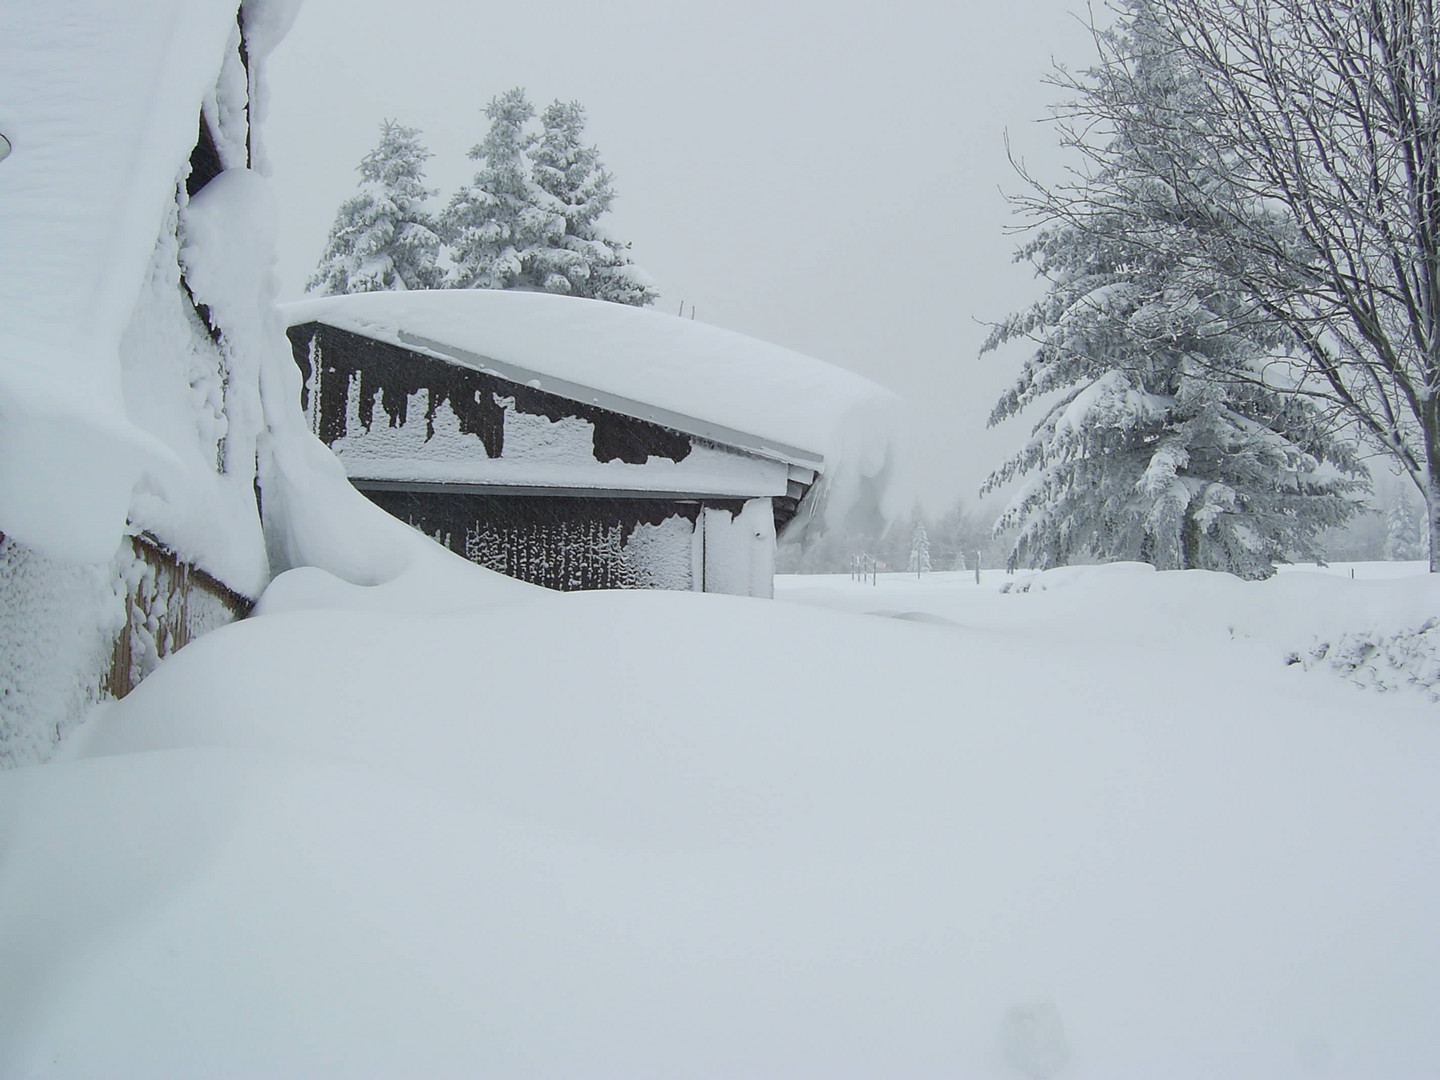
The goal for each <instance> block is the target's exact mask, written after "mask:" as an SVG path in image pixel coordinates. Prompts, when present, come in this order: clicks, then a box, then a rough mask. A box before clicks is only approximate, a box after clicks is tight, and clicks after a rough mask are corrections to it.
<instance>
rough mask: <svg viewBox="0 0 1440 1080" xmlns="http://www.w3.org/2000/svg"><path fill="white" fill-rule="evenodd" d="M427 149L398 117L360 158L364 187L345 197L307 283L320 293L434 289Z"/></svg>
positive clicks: (435, 242)
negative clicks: (317, 262) (375, 144)
mask: <svg viewBox="0 0 1440 1080" xmlns="http://www.w3.org/2000/svg"><path fill="white" fill-rule="evenodd" d="M430 156H431V155H430V153H429V151H427V150H425V149H424V147H422V146H421V145H420V132H419V131H417V130H416V129H415V128H411V127H405V126H404V125H403V124H397V123H396V122H395V121H393V120H386V121H385V122H384V123H383V124H381V125H380V143H379V145H378V146H376V147H375V149H374V150H371V151H370V152H369V153H368V154H366V155H365V157H364V158H363V159H362V160H361V162H360V165H359V171H360V190H359V191H358V192H357V193H356V194H355V195H353V196H351V197H350V198H349V199H346V200H345V202H344V203H342V204H341V206H340V209H339V211H338V212H337V213H336V215H335V224H334V226H333V227H332V228H331V229H330V237H329V239H328V240H327V241H326V244H325V252H324V254H323V255H322V256H321V258H320V265H319V266H318V267H317V268H316V270H315V274H314V275H313V276H312V277H311V278H310V281H309V282H308V283H307V285H306V288H307V290H309V291H311V292H320V293H358V292H376V291H380V290H385V289H434V288H438V287H439V285H440V273H439V271H438V270H437V268H436V259H437V257H438V256H439V253H440V238H439V236H438V235H437V233H436V231H435V222H434V221H433V219H432V218H431V217H430V215H429V214H428V213H427V212H426V210H425V201H426V200H427V199H428V198H429V197H430V196H431V195H434V194H435V192H434V191H431V190H428V189H427V188H426V187H425V174H424V166H425V161H426V160H427V159H428V158H429V157H430Z"/></svg>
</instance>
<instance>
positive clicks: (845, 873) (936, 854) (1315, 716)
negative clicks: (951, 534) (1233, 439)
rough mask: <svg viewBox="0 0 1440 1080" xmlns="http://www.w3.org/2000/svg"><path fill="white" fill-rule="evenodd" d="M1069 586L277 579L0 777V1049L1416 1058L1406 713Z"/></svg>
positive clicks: (1415, 807) (477, 1067)
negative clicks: (473, 589) (48, 753)
mask: <svg viewBox="0 0 1440 1080" xmlns="http://www.w3.org/2000/svg"><path fill="white" fill-rule="evenodd" d="M1103 570H1104V568H1100V569H1099V570H1095V571H1090V572H1086V573H1077V574H1075V575H1072V580H1071V581H1070V583H1069V584H1068V585H1063V586H1061V587H1057V588H1051V589H1047V590H1045V591H1043V592H1042V591H1039V590H1035V589H1032V590H1031V591H1030V592H1028V593H1023V594H1009V595H1001V594H1000V593H999V592H998V591H997V590H996V588H995V587H994V586H995V582H994V580H993V578H992V579H990V580H987V582H986V585H985V586H983V587H977V586H975V585H974V584H973V578H972V579H971V584H970V585H969V586H968V587H962V584H961V583H962V582H963V581H964V580H965V578H966V575H952V576H946V575H934V576H932V577H927V578H926V579H925V580H923V581H920V582H916V581H915V579H914V578H913V577H908V578H902V577H900V576H899V575H897V576H896V579H895V580H894V581H891V580H888V579H887V580H885V581H883V582H882V584H881V585H880V586H879V587H872V586H870V585H868V584H867V585H861V584H857V583H851V582H849V581H848V580H847V579H845V578H843V577H842V578H840V579H838V580H837V579H830V580H828V581H809V582H806V581H801V582H796V581H795V580H794V579H789V580H787V581H784V582H782V587H781V592H782V595H787V594H788V595H791V596H796V595H799V594H801V593H803V594H804V595H805V596H807V597H808V598H809V599H810V600H811V601H813V602H816V603H823V604H824V605H825V606H824V607H823V608H822V609H820V610H815V609H812V608H810V607H807V606H804V605H801V604H796V603H762V602H758V601H753V600H745V599H739V598H732V597H718V596H704V595H697V594H688V593H676V594H670V593H578V594H563V595H562V594H554V593H546V592H543V591H541V590H528V591H525V592H524V594H523V595H522V594H521V592H519V591H517V592H515V593H514V594H511V595H507V596H504V597H500V596H498V595H497V596H494V597H491V598H490V599H489V600H488V601H486V600H484V598H480V599H479V600H477V603H476V604H475V605H474V606H468V607H466V606H457V607H455V608H453V609H451V610H449V611H448V612H440V613H437V612H439V608H440V605H439V598H438V597H435V596H432V597H431V598H430V599H429V600H427V601H425V602H424V603H417V605H416V606H414V607H413V608H412V610H409V611H405V610H397V609H396V607H395V606H392V605H390V604H388V603H382V604H379V605H377V606H378V610H377V609H375V607H376V606H371V609H370V610H366V609H365V607H366V606H367V601H366V600H362V599H361V597H366V598H368V597H375V596H377V593H376V592H366V591H363V590H356V589H351V590H346V589H340V590H331V591H330V592H328V593H326V594H325V595H323V596H321V597H319V599H320V600H321V601H322V602H321V603H319V604H316V603H315V602H313V601H314V600H315V599H316V597H315V595H314V594H315V592H316V591H318V592H322V593H324V592H325V590H326V589H327V588H328V587H329V586H328V585H327V584H326V583H325V579H323V578H321V577H318V576H317V575H316V574H315V573H313V572H310V571H303V572H301V573H298V574H296V575H294V576H286V577H282V578H280V579H279V580H277V582H276V584H275V586H274V587H273V588H274V589H275V590H276V592H275V596H274V598H273V601H274V603H273V609H272V613H270V614H262V615H260V616H258V617H255V618H252V619H248V620H246V621H244V622H241V623H237V624H234V625H232V626H229V627H225V628H223V629H221V630H219V631H216V632H215V633H213V634H210V635H207V636H206V637H204V638H202V639H201V640H199V641H197V642H195V643H194V644H192V645H191V646H189V647H187V648H186V649H185V650H183V651H182V652H181V653H179V654H178V655H176V656H175V657H173V658H171V659H170V660H168V661H167V662H166V663H165V664H163V665H162V666H161V668H160V669H159V670H158V671H157V672H156V673H155V674H154V675H153V676H151V677H150V678H149V679H147V680H146V682H145V683H143V684H142V685H141V686H140V687H139V688H138V689H137V690H136V691H135V692H134V693H133V694H132V695H130V697H128V698H126V699H125V700H124V701H122V702H117V703H114V704H111V705H108V706H104V707H102V708H101V709H99V710H97V711H96V712H95V713H94V714H93V715H92V718H91V720H90V722H89V724H88V725H87V726H86V727H85V728H84V729H83V730H82V732H81V733H80V737H79V738H77V739H75V740H73V741H72V743H71V744H70V746H69V749H68V752H67V754H66V757H65V760H64V761H63V762H61V763H58V764H53V765H49V766H43V767H39V768H32V769H18V770H12V771H10V772H8V773H4V774H0V823H4V826H3V827H4V830H5V834H4V844H5V851H6V857H5V859H4V860H3V861H0V910H4V911H5V913H6V916H5V918H4V919H3V920H0V955H3V956H4V957H5V963H4V964H3V965H0V1074H5V1075H26V1076H32V1075H33V1076H57V1077H64V1076H90V1075H97V1074H117V1073H118V1074H124V1075H148V1076H165V1075H193V1074H196V1073H198V1072H206V1071H214V1069H215V1068H217V1067H220V1068H222V1069H223V1070H225V1071H228V1072H230V1073H232V1074H236V1075H315V1074H337V1075H366V1076H414V1075H436V1076H461V1075H464V1076H473V1075H484V1076H491V1077H510V1076H514V1077H520V1076H586V1077H592V1076H593V1077H622V1076H637V1075H648V1076H678V1075H683V1076H691V1077H732V1076H753V1075H766V1076H829V1077H837V1078H844V1077H874V1076H942V1075H946V1076H973V1077H993V1078H996V1080H1001V1078H1004V1077H1013V1076H1015V1075H1026V1074H1027V1073H1028V1074H1029V1075H1036V1074H1037V1070H1045V1069H1050V1070H1054V1069H1057V1068H1058V1069H1060V1070H1061V1071H1060V1072H1059V1073H1058V1074H1057V1075H1059V1076H1073V1077H1077V1078H1082V1080H1083V1078H1102V1077H1115V1076H1164V1077H1167V1078H1172V1080H1174V1078H1178V1080H1185V1078H1191V1077H1195V1078H1198V1077H1203V1076H1214V1075H1224V1076H1226V1077H1241V1078H1249V1077H1255V1078H1257V1080H1258V1078H1262V1077H1263V1078H1265V1080H1290V1078H1296V1080H1298V1078H1300V1077H1304V1076H1308V1075H1311V1074H1312V1072H1313V1069H1314V1068H1315V1067H1316V1062H1320V1063H1322V1064H1323V1065H1325V1066H1327V1067H1328V1069H1329V1072H1328V1073H1327V1075H1335V1076H1347V1077H1360V1076H1413V1075H1421V1074H1423V1073H1424V1071H1425V1069H1427V1068H1428V1067H1429V1066H1430V1065H1431V1064H1432V1063H1433V1062H1434V1061H1436V1060H1437V1059H1440V1033H1437V1030H1436V1027H1435V1025H1434V1024H1433V1023H1432V1022H1431V1019H1432V1018H1431V1015H1430V1012H1431V1005H1432V1003H1433V1002H1434V1001H1435V1000H1436V999H1437V996H1440V933H1437V930H1436V922H1435V918H1434V911H1435V909H1436V907H1437V905H1440V861H1437V857H1436V852H1437V851H1440V834H1437V822H1440V791H1437V788H1436V785H1435V783H1434V777H1435V775H1436V771H1437V769H1440V728H1437V726H1436V725H1435V724H1434V722H1433V716H1432V710H1431V707H1430V706H1428V705H1426V704H1423V703H1419V702H1415V701H1413V700H1411V701H1409V702H1407V701H1406V699H1404V698H1402V697H1400V696H1399V695H1389V696H1383V697H1382V696H1378V695H1373V694H1364V693H1362V692H1361V691H1359V690H1354V689H1353V688H1348V687H1344V686H1341V685H1339V684H1337V683H1336V682H1335V681H1333V680H1330V679H1327V678H1325V677H1323V676H1317V675H1315V674H1306V673H1303V672H1299V671H1297V670H1296V669H1295V668H1293V667H1290V668H1287V667H1286V666H1285V665H1284V664H1282V663H1279V662H1278V661H1277V660H1276V659H1275V657H1273V656H1264V655H1257V650H1255V649H1253V648H1248V647H1247V643H1246V642H1245V641H1243V640H1242V639H1239V638H1232V637H1230V636H1228V635H1227V634H1226V633H1225V632H1224V630H1223V626H1220V629H1219V631H1218V632H1217V630H1216V627H1217V625H1219V623H1223V622H1224V621H1226V620H1227V619H1233V618H1234V615H1235V612H1236V611H1237V610H1239V609H1238V608H1235V606H1234V604H1235V598H1236V597H1237V596H1239V595H1241V594H1240V593H1237V592H1233V591H1231V590H1230V588H1229V584H1228V583H1227V581H1226V580H1225V579H1223V578H1222V577H1221V576H1219V575H1203V576H1189V575H1184V574H1172V575H1163V574H1140V573H1135V572H1130V573H1127V572H1125V571H1123V570H1122V571H1119V572H1117V573H1114V574H1107V573H1105V572H1103ZM287 577H288V583H287ZM1295 577H1296V578H1297V579H1298V580H1297V581H1296V582H1295V583H1294V584H1293V585H1292V586H1290V588H1291V589H1292V590H1293V591H1292V593H1290V594H1288V598H1289V599H1294V598H1295V597H1298V596H1304V595H1307V594H1310V595H1321V596H1323V595H1324V594H1326V593H1327V592H1329V591H1330V590H1329V589H1328V588H1327V587H1326V582H1325V580H1324V579H1321V578H1319V577H1318V576H1315V575H1295ZM477 580H478V579H477ZM487 580H488V579H487ZM316 583H320V584H321V588H319V589H318V590H312V588H311V586H312V585H315V584H316ZM1235 584H1237V585H1239V586H1240V588H1241V589H1242V590H1247V591H1248V592H1249V593H1250V594H1256V595H1259V594H1266V593H1267V591H1268V594H1269V595H1270V596H1272V597H1274V596H1276V595H1277V593H1276V591H1275V590H1268V583H1267V584H1264V585H1251V584H1246V583H1240V582H1237V583H1235ZM1329 584H1332V585H1334V586H1337V587H1344V588H1346V589H1348V590H1349V591H1348V595H1349V597H1350V598H1351V599H1352V600H1358V599H1361V598H1365V597H1369V594H1368V592H1367V591H1366V590H1364V589H1358V590H1357V589H1353V588H1350V587H1351V586H1352V585H1359V584H1365V583H1352V582H1349V581H1340V580H1335V581H1331V582H1330V583H1329ZM1381 584H1383V583H1381ZM440 588H441V589H442V590H443V589H445V588H448V586H446V585H444V584H443V583H442V584H441V585H440ZM287 592H288V593H289V596H288V597H287V596H286V595H285V594H286V593H287ZM301 593H309V594H310V595H309V596H308V598H307V597H304V596H301V597H299V601H298V602H297V600H296V598H297V596H298V595H299V594H301ZM1337 595H1338V594H1337ZM1369 598H1370V599H1373V600H1375V602H1376V604H1377V606H1378V607H1385V606H1387V605H1389V604H1391V603H1392V602H1393V601H1394V599H1395V594H1390V599H1389V600H1385V599H1377V598H1375V597H1369ZM269 603H271V600H270V599H267V600H264V601H262V609H264V608H265V607H266V605H267V604H269ZM1241 603H1242V604H1243V602H1241ZM340 604H343V605H344V606H330V605H340ZM402 606H403V605H402ZM850 606H853V607H854V609H855V610H860V611H864V610H873V609H875V608H882V609H884V610H886V611H890V612H894V611H906V612H919V611H926V610H930V611H932V612H933V613H935V614H937V615H943V616H945V618H946V619H947V620H948V621H947V622H944V623H940V622H933V624H927V623H924V622H915V621H911V620H901V619H893V618H883V619H881V618H867V617H864V616H862V615H850V614H847V613H846V612H844V611H836V610H833V608H835V607H841V608H845V607H850ZM1340 607H1341V604H1340V602H1336V604H1335V610H1336V611H1337V612H1338V611H1339V610H1340ZM1258 610H1259V608H1254V609H1251V611H1252V613H1253V611H1258ZM1240 614H1241V615H1242V616H1245V612H1244V611H1240ZM1197 615H1198V616H1199V619H1198V622H1197V620H1196V619H1195V618H1194V616H1197ZM1217 621H1218V622H1217ZM1337 691H1338V692H1337ZM1337 928H1340V929H1341V930H1342V931H1343V932H1337Z"/></svg>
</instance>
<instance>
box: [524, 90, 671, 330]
mask: <svg viewBox="0 0 1440 1080" xmlns="http://www.w3.org/2000/svg"><path fill="white" fill-rule="evenodd" d="M540 125H541V131H540V135H539V137H538V138H537V139H536V140H535V143H534V145H533V147H532V149H531V154H530V156H531V161H532V176H533V178H534V181H535V185H536V186H537V187H538V188H539V189H540V190H541V191H543V192H544V193H545V194H546V195H548V196H549V197H550V198H551V199H552V200H554V205H555V206H556V207H558V209H559V210H560V213H561V214H562V215H563V216H564V220H565V227H564V231H563V232H562V233H560V234H559V235H552V236H551V237H550V238H549V243H548V246H546V247H545V248H543V249H542V250H540V251H539V252H537V255H536V277H538V278H539V279H540V281H541V285H542V287H543V288H545V289H546V290H547V291H550V292H561V293H568V294H570V295H572V296H584V297H591V298H593V299H597V300H611V301H614V302H616V303H621V304H632V305H635V306H637V307H643V306H645V305H647V304H651V303H653V302H654V301H655V299H656V297H657V295H658V294H657V293H656V292H655V289H654V286H653V285H652V283H651V281H650V279H649V276H648V275H646V274H645V273H644V272H643V271H641V270H640V269H639V268H638V267H636V266H635V265H634V263H633V262H632V260H631V258H630V255H629V246H630V245H628V244H622V243H620V242H619V241H617V240H615V239H613V238H612V237H611V236H610V235H609V234H608V233H606V232H605V230H603V229H602V228H600V226H599V224H598V222H599V220H600V218H601V216H602V215H604V214H605V213H607V212H608V211H609V210H610V206H611V204H612V203H613V202H614V201H615V189H614V186H613V183H612V177H611V175H610V173H609V171H608V170H607V169H606V168H605V166H604V165H603V164H602V163H601V161H600V153H599V151H598V150H597V149H596V148H595V147H594V146H587V145H586V144H585V141H584V135H585V109H584V106H582V105H580V104H579V103H578V102H573V101H572V102H568V103H567V102H562V101H555V102H552V103H551V104H550V106H549V107H548V108H547V109H546V110H545V112H544V113H543V114H542V115H541V117H540Z"/></svg>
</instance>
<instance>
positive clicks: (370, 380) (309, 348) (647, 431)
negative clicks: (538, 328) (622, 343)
mask: <svg viewBox="0 0 1440 1080" xmlns="http://www.w3.org/2000/svg"><path fill="white" fill-rule="evenodd" d="M288 333H289V335H290V344H291V347H292V348H293V350H294V353H295V362H296V363H297V364H299V365H300V370H301V372H302V373H303V374H304V376H305V388H304V390H303V391H302V399H301V406H302V407H303V408H305V409H307V410H308V409H309V408H310V407H311V402H310V393H311V390H310V387H311V386H317V387H318V388H319V389H318V393H319V397H320V401H319V403H318V404H319V409H318V412H319V417H320V427H319V435H320V440H321V441H322V442H323V443H325V445H326V446H329V445H330V444H331V443H333V442H335V440H336V439H339V438H342V437H344V436H345V435H346V434H349V433H347V431H346V430H345V425H346V422H347V421H346V402H347V398H348V397H349V393H350V382H351V379H352V378H355V377H358V378H359V380H360V422H361V423H362V424H363V425H364V426H365V429H366V430H367V431H368V430H369V429H370V428H371V427H372V426H373V425H374V424H375V423H377V422H383V423H388V424H390V425H391V426H392V427H397V426H400V425H403V424H408V423H413V422H414V420H415V419H417V418H412V417H410V416H409V415H408V413H409V399H410V396H411V395H412V394H416V393H418V392H419V391H421V390H428V391H430V394H429V401H430V405H429V410H428V412H427V413H426V416H425V424H426V435H427V437H428V436H429V435H431V434H433V433H434V425H435V410H436V409H438V408H439V407H440V405H441V403H442V402H449V403H450V408H451V409H452V410H453V411H454V413H455V416H456V417H457V418H458V419H459V421H460V430H461V431H462V432H464V433H465V434H467V435H474V436H476V437H477V438H478V439H479V440H480V442H481V444H482V445H483V446H484V448H485V454H486V456H488V457H492V458H498V457H500V456H502V455H503V454H504V452H505V410H504V409H502V408H501V407H500V405H499V403H498V402H497V401H496V398H497V397H501V398H513V399H514V400H515V411H516V412H521V413H528V414H530V415H532V416H543V417H545V418H546V419H547V420H550V421H552V422H553V421H556V420H560V419H562V418H564V417H567V416H573V417H578V418H579V419H581V420H587V421H589V422H590V423H591V424H593V425H594V427H595V445H594V454H595V460H596V461H600V462H607V461H623V462H626V463H628V464H631V465H643V464H644V463H645V461H646V460H647V459H648V458H651V457H663V458H668V459H669V460H671V461H684V460H685V459H686V458H687V457H688V456H689V455H690V449H691V445H690V436H688V435H685V434H683V433H682V432H679V431H673V430H671V429H670V428H666V427H661V426H660V425H659V424H652V423H649V422H648V421H645V420H636V419H633V418H632V417H628V416H622V415H620V414H619V413H613V412H610V411H609V410H608V409H600V408H596V407H595V406H593V405H586V404H584V403H583V402H579V401H571V400H570V399H569V398H562V397H559V396H557V395H555V394H548V393H546V392H545V391H543V390H537V389H535V388H534V387H533V386H526V385H524V384H523V383H517V382H512V381H510V380H509V379H502V378H500V377H499V376H497V375H487V374H485V373H484V372H481V371H474V370H472V369H470V368H466V367H460V366H459V365H457V364H451V363H448V362H446V361H444V360H437V359H435V358H434V357H430V356H425V355H423V354H421V353H415V352H411V351H410V350H409V349H403V348H401V347H400V346H398V345H391V344H388V343H386V342H383V341H375V340H372V339H371V338H367V337H362V336H361V335H359V334H352V333H350V332H349V331H346V330H337V329H336V328H335V327H333V326H326V325H324V324H323V323H305V324H304V325H301V326H292V327H290V329H289V331H288ZM312 355H313V356H314V358H315V364H314V365H312V361H311V357H312ZM315 366H318V368H319V370H318V372H317V371H316V370H315ZM377 392H378V393H379V395H380V409H381V411H382V412H383V413H384V418H383V420H381V419H378V418H377V417H376V416H375V395H376V393H377Z"/></svg>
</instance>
